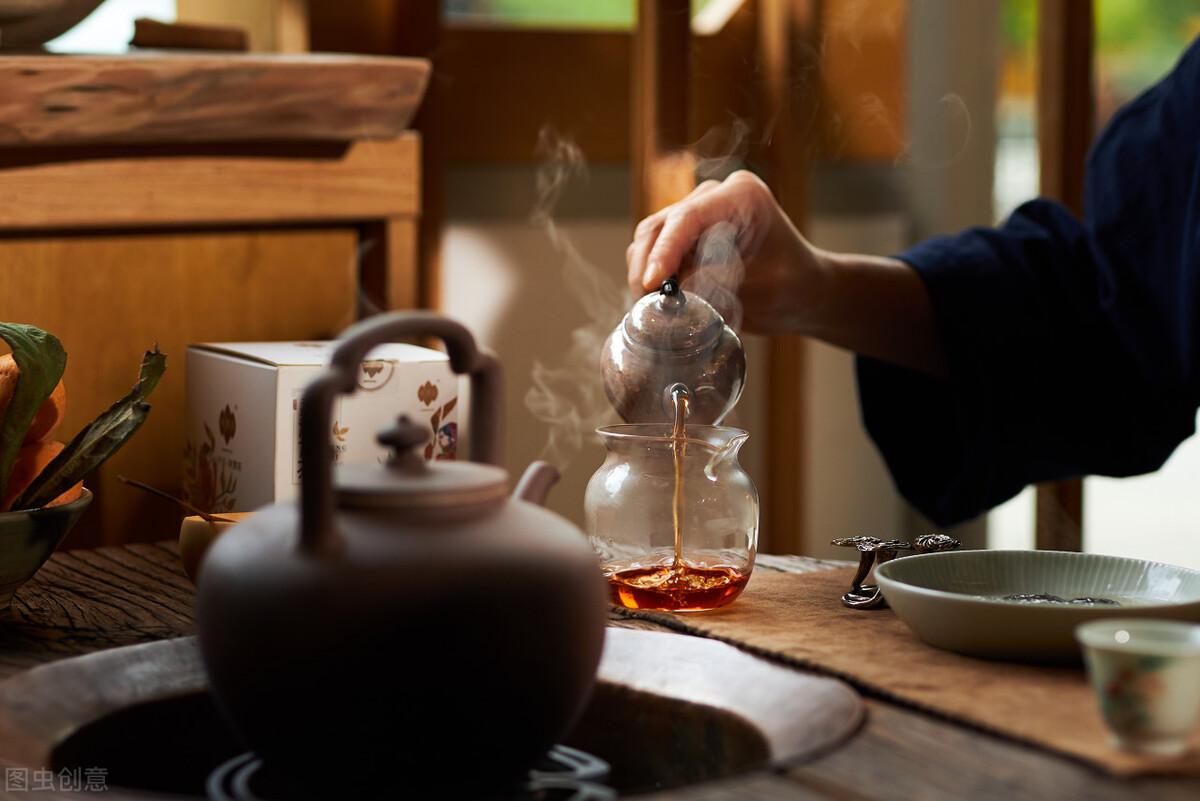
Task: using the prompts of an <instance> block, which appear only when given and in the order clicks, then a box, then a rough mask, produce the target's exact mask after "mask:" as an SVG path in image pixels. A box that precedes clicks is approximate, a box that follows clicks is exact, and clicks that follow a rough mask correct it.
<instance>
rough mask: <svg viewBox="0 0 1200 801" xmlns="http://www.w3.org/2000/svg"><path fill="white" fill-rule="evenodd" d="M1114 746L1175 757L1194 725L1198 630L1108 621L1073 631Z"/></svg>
mask: <svg viewBox="0 0 1200 801" xmlns="http://www.w3.org/2000/svg"><path fill="white" fill-rule="evenodd" d="M1075 636H1076V637H1077V638H1078V640H1079V644H1080V645H1082V646H1083V655H1084V660H1085V661H1086V662H1087V668H1088V677H1089V678H1090V679H1091V682H1092V689H1094V690H1095V691H1096V698H1097V700H1098V701H1099V702H1100V713H1101V714H1102V715H1103V716H1104V722H1105V723H1106V724H1107V725H1108V728H1109V730H1110V731H1112V734H1113V740H1114V744H1115V745H1117V746H1118V747H1119V748H1124V749H1125V750H1127V751H1134V752H1137V753H1143V754H1154V755H1157V756H1176V755H1178V754H1182V753H1183V752H1184V751H1186V750H1187V747H1188V740H1189V738H1190V737H1191V734H1192V732H1193V731H1195V730H1196V724H1197V723H1198V722H1200V626H1197V625H1195V624H1192V623H1178V622H1175V621H1167V620H1145V619H1142V618H1109V619H1107V620H1096V621H1093V622H1091V623H1084V624H1083V625H1082V626H1080V627H1079V628H1077V629H1076V630H1075Z"/></svg>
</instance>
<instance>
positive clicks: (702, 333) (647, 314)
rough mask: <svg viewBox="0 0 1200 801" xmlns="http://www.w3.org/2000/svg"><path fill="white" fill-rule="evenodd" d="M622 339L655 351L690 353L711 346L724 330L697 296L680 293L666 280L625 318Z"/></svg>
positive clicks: (716, 315)
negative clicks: (623, 336)
mask: <svg viewBox="0 0 1200 801" xmlns="http://www.w3.org/2000/svg"><path fill="white" fill-rule="evenodd" d="M623 327H624V332H625V338H626V340H628V341H629V342H632V343H634V344H636V345H640V346H642V347H644V348H651V349H653V350H659V351H692V350H696V349H698V348H703V347H705V346H707V345H711V344H712V343H713V341H714V340H715V339H716V338H717V337H719V336H720V335H721V333H722V332H723V331H724V330H725V321H724V320H723V319H722V318H721V315H720V314H718V313H717V310H716V309H714V308H713V307H712V305H710V304H709V303H708V301H706V300H704V298H702V297H700V296H699V295H694V294H692V293H690V292H684V291H683V290H682V289H680V288H679V282H678V281H676V280H675V279H674V278H668V279H667V280H666V281H664V282H663V285H662V288H661V289H660V290H659V291H658V292H651V293H650V294H648V295H646V296H645V297H643V298H642V299H641V300H639V301H638V302H637V303H635V304H634V305H633V308H632V309H630V310H629V314H627V315H625V322H624V326H623Z"/></svg>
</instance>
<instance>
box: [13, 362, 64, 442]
mask: <svg viewBox="0 0 1200 801" xmlns="http://www.w3.org/2000/svg"><path fill="white" fill-rule="evenodd" d="M20 376H21V369H20V368H19V367H17V363H16V361H15V360H14V359H13V357H12V354H11V353H6V354H4V355H3V356H0V420H3V419H4V415H5V413H6V412H7V411H8V404H9V403H11V402H12V396H13V392H15V391H16V389H17V379H18V378H20ZM66 413H67V388H66V386H65V385H64V384H63V382H62V381H61V380H60V381H59V382H58V386H56V387H55V388H54V391H53V392H51V393H50V397H48V398H46V400H45V401H43V403H42V405H41V406H39V407H38V410H37V414H35V415H34V416H33V422H32V423H30V425H29V430H28V431H27V432H25V439H24V440H23V442H24V443H25V444H29V443H31V442H42V441H44V440H48V439H50V437H52V436H53V435H54V432H55V431H56V430H57V429H58V424H59V423H61V422H62V419H63V415H65V414H66Z"/></svg>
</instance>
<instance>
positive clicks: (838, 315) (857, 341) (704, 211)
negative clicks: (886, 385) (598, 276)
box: [625, 172, 946, 376]
mask: <svg viewBox="0 0 1200 801" xmlns="http://www.w3.org/2000/svg"><path fill="white" fill-rule="evenodd" d="M724 228H728V229H730V230H731V231H732V238H733V241H734V242H735V244H736V249H737V250H736V256H737V258H733V255H734V254H733V253H732V252H731V251H729V249H728V248H716V249H714V250H715V251H716V252H719V253H721V254H722V256H723V258H721V259H719V260H718V261H720V262H721V263H717V264H712V265H711V267H710V266H709V263H710V258H709V255H708V254H705V253H703V252H700V253H699V254H698V255H696V256H693V255H690V254H693V253H694V252H695V251H696V250H697V245H698V244H700V243H701V242H702V240H703V237H704V235H705V233H706V232H709V231H713V230H720V229H724ZM726 241H727V240H726ZM705 249H706V248H703V247H701V248H700V250H701V251H704V250H705ZM625 260H626V262H627V263H628V267H629V287H630V289H632V290H633V293H634V295H635V296H640V295H642V294H643V293H645V292H649V291H651V290H654V289H657V288H658V287H659V285H660V284H661V283H662V282H663V281H664V280H666V279H667V278H669V277H670V276H672V275H676V274H678V273H680V272H681V271H682V272H683V273H684V274H685V277H686V273H687V272H688V271H689V270H691V269H694V266H695V265H694V264H693V261H698V262H703V263H704V264H705V266H704V268H703V269H704V270H708V269H713V270H717V271H720V274H719V275H717V276H716V277H715V279H712V282H713V283H715V284H716V286H715V287H713V286H712V283H709V286H710V287H712V288H713V290H714V293H713V294H721V295H724V296H727V295H728V293H729V292H730V291H736V293H737V296H738V299H739V300H740V301H741V306H742V315H743V320H742V321H743V325H744V328H745V330H747V331H750V332H752V333H759V334H803V335H805V336H813V337H817V338H818V339H822V340H824V341H825V342H828V343H830V344H831V345H836V346H838V347H842V348H847V349H849V350H852V351H854V352H856V353H861V354H864V355H866V356H872V357H875V358H877V359H883V360H885V361H889V362H892V363H893V364H898V365H901V366H904V367H909V368H912V369H915V370H920V371H922V372H925V373H929V374H931V375H935V376H944V375H946V358H945V354H944V352H943V349H942V343H941V339H940V338H939V335H938V331H937V326H936V322H935V319H934V313H933V307H932V304H931V301H930V298H929V293H928V291H927V290H926V289H925V284H924V282H923V281H922V280H921V278H920V277H919V276H918V275H917V272H916V271H915V270H913V269H912V268H910V267H909V266H908V265H907V264H905V263H904V262H902V261H898V260H896V259H889V258H881V257H878V256H866V255H861V254H854V253H832V252H830V251H825V250H820V249H818V248H815V247H813V246H812V245H811V244H809V242H808V240H806V239H805V238H804V237H803V236H801V234H800V232H799V231H797V230H796V226H794V225H792V222H791V220H789V219H788V217H787V215H786V214H784V213H783V209H781V208H779V204H778V203H776V202H775V198H774V197H773V196H772V195H771V190H770V189H768V188H767V185H766V184H764V183H763V182H762V181H761V180H759V179H758V178H757V177H756V176H754V175H753V174H751V173H748V172H735V173H734V174H733V175H731V176H729V177H728V178H726V179H725V180H724V181H722V182H717V181H705V182H704V183H702V184H700V186H698V187H696V188H695V190H693V191H692V193H691V194H690V195H688V196H687V197H686V198H684V199H683V200H681V201H679V202H678V203H676V204H674V205H672V206H668V207H667V208H665V209H663V210H662V211H659V212H656V213H655V214H652V215H650V216H649V217H647V218H646V219H644V220H642V222H641V223H639V224H638V227H637V231H636V233H635V234H634V239H633V243H632V244H631V245H630V246H629V249H628V250H626V252H625ZM739 260H740V263H739ZM743 269H744V274H740V272H739V271H741V270H743ZM707 275H709V274H707V273H706V276H707ZM709 277H710V278H711V276H709ZM723 299H724V298H722V300H723ZM718 305H720V306H722V309H721V310H722V312H723V313H725V312H726V311H727V310H726V309H725V308H724V304H723V303H721V304H718ZM726 319H727V320H728V319H729V316H728V314H726ZM735 325H736V324H735Z"/></svg>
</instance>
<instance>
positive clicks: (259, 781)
mask: <svg viewBox="0 0 1200 801" xmlns="http://www.w3.org/2000/svg"><path fill="white" fill-rule="evenodd" d="M464 768H465V769H470V766H469V765H465V766H464ZM609 773H610V769H609V765H608V763H607V762H605V761H604V760H603V759H600V758H599V757H595V756H592V755H591V754H589V753H587V752H586V751H581V750H579V749H578V748H570V747H568V746H565V745H556V746H554V747H553V748H551V749H550V751H548V752H547V753H546V755H545V756H544V757H543V758H542V761H541V762H540V763H539V764H538V766H537V767H536V768H535V769H533V770H531V771H530V772H529V778H528V779H527V780H526V781H525V782H524V784H523V785H521V786H519V787H515V788H513V790H512V792H510V793H503V794H502V795H500V796H498V797H497V800H496V801H499V799H501V798H503V799H505V801H509V800H510V799H511V801H614V799H616V797H617V793H616V791H615V790H613V789H612V788H611V787H608V786H606V785H605V782H606V781H607V780H608V777H609ZM289 778H292V777H278V776H274V775H272V773H271V772H270V770H268V769H267V767H266V766H265V765H264V764H263V761H262V760H261V759H259V758H258V757H257V756H255V755H254V754H253V753H250V752H247V753H244V754H239V755H238V756H235V757H233V758H231V759H228V760H226V761H225V762H222V763H221V764H220V765H218V766H217V767H216V768H215V769H214V770H213V771H212V773H210V774H209V775H208V781H207V783H206V785H205V790H206V792H207V795H208V798H209V799H210V801H287V799H289V798H290V797H292V796H291V794H290V793H289V791H288V790H287V789H285V787H287V786H289V785H291V784H292V782H289V781H287V779H289Z"/></svg>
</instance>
